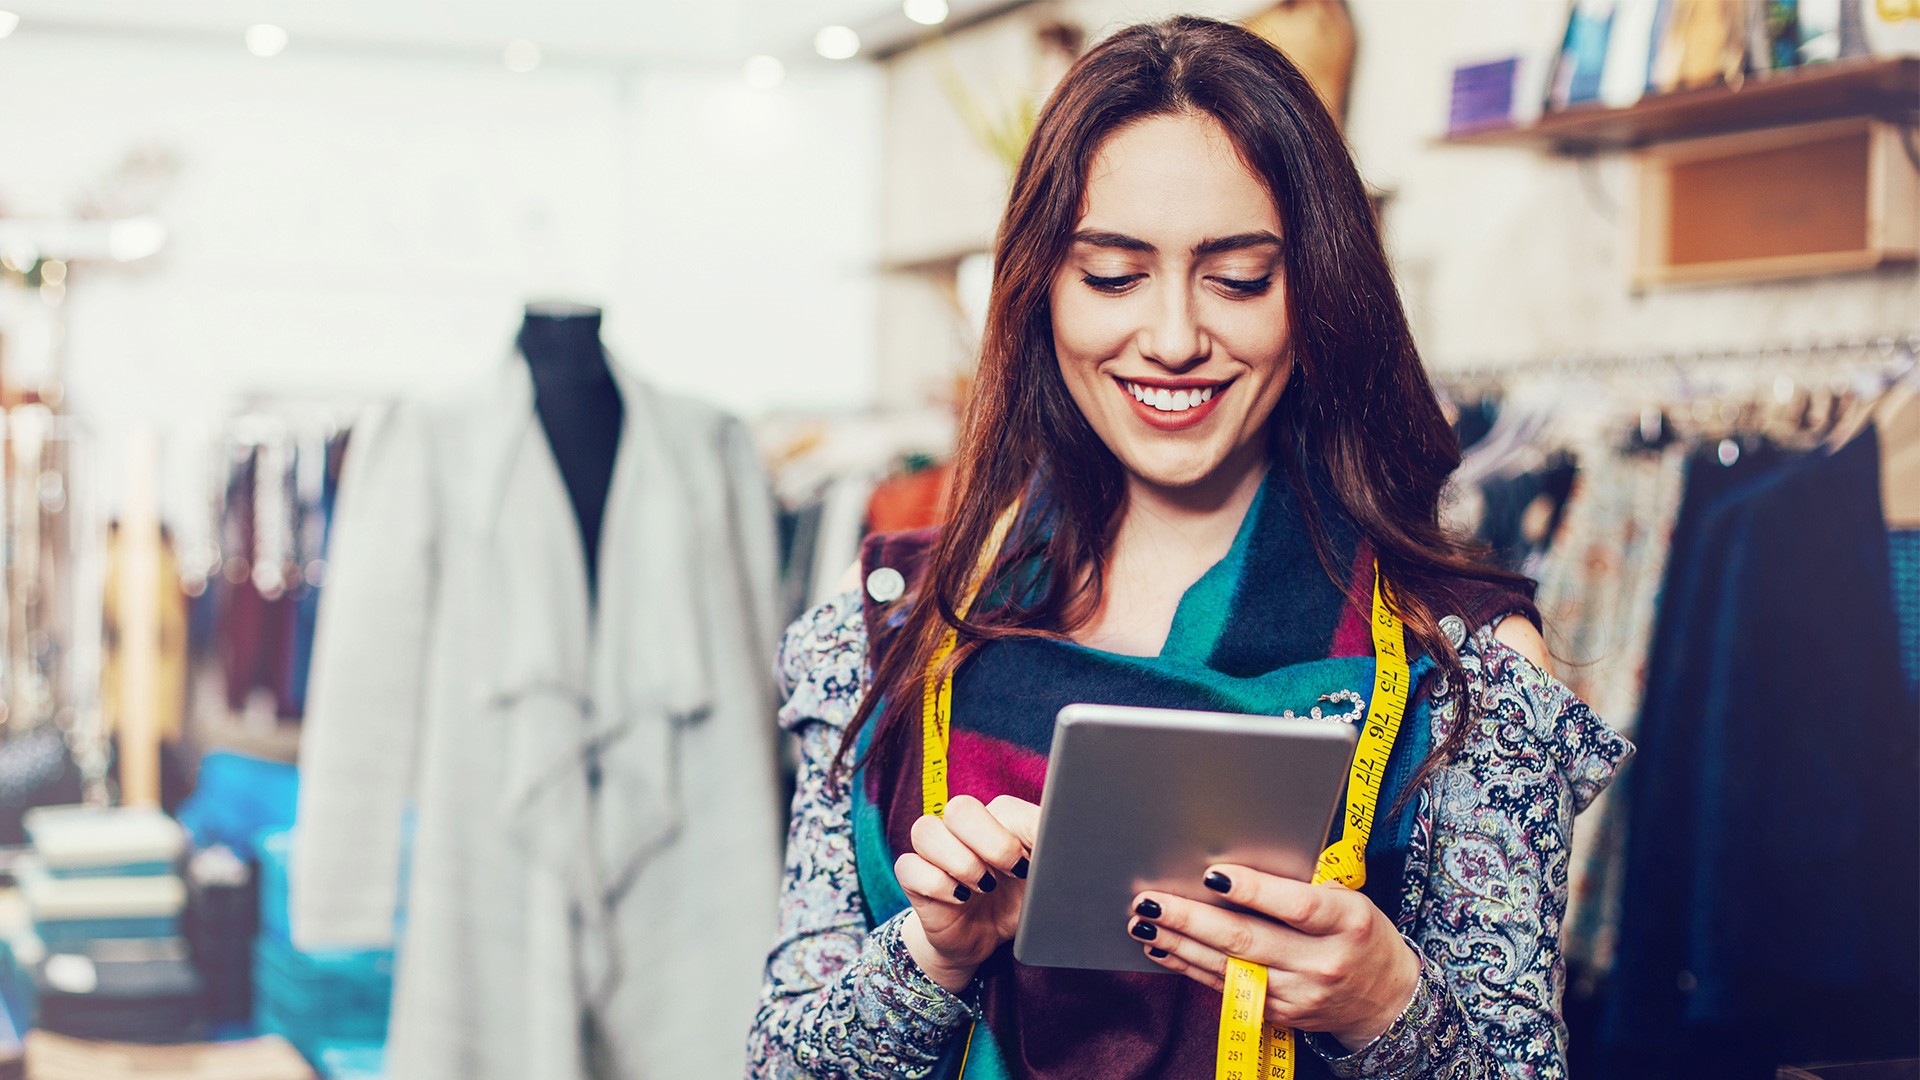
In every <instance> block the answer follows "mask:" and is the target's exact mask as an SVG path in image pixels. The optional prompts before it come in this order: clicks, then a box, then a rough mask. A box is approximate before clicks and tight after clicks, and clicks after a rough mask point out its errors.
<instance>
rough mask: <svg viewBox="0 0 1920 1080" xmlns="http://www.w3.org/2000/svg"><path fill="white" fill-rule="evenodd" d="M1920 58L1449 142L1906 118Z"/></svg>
mask: <svg viewBox="0 0 1920 1080" xmlns="http://www.w3.org/2000/svg"><path fill="white" fill-rule="evenodd" d="M1915 110H1920V58H1916V57H1890V58H1857V59H1851V60H1835V61H1830V62H1827V63H1818V64H1808V65H1807V66H1805V67H1798V68H1792V69H1789V70H1787V71H1782V72H1778V73H1774V74H1768V75H1755V76H1749V77H1748V78H1747V80H1746V82H1745V83H1743V84H1742V85H1741V86H1739V87H1738V88H1734V87H1728V86H1712V87H1702V88H1700V89H1697V90H1680V91H1676V92H1674V93H1670V94H1657V95H1651V96H1648V97H1646V98H1643V99H1641V101H1640V102H1639V103H1638V104H1636V105H1632V106H1629V107H1627V108H1624V109H1609V108H1606V107H1605V106H1601V105H1577V106H1575V107H1573V108H1571V109H1566V110H1564V111H1561V112H1555V113H1548V114H1547V115H1546V116H1544V117H1542V118H1541V119H1540V120H1539V122H1537V123H1534V124H1529V125H1527V126H1525V127H1506V126H1503V127H1489V128H1481V129H1479V130H1475V131H1465V132H1456V133H1453V134H1450V135H1448V136H1446V137H1445V138H1444V139H1442V140H1441V143H1442V144H1443V145H1447V146H1508V147H1520V148H1524V149H1531V150H1537V151H1540V152H1543V153H1548V154H1562V155H1569V156H1583V155H1588V154H1600V153H1608V152H1612V151H1619V150H1631V149H1634V148H1636V147H1641V146H1650V145H1653V144H1656V143H1664V142H1672V141H1674V140H1678V139H1690V138H1694V137H1696V136H1701V135H1719V134H1724V133H1727V132H1733V131H1749V130H1753V129H1756V128H1768V127H1778V126H1780V125H1784V124H1797V123H1802V122H1805V121H1810V120H1825V119H1831V118H1834V117H1843V116H1877V117H1881V118H1883V119H1887V120H1892V121H1896V122H1900V123H1906V124H1912V123H1913V122H1914V115H1913V114H1914V112H1915Z"/></svg>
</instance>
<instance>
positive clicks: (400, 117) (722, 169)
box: [0, 31, 879, 430]
mask: <svg viewBox="0 0 1920 1080" xmlns="http://www.w3.org/2000/svg"><path fill="white" fill-rule="evenodd" d="M0 101H5V102H7V103H8V104H7V107H6V108H5V109H4V110H0V147H4V154H0V213H6V214H9V215H14V216H31V217H42V216H61V215H64V214H66V213H68V212H70V211H71V210H72V209H73V208H74V206H75V205H76V203H77V202H78V201H79V198H80V196H81V194H82V192H83V191H85V190H87V189H88V188H90V187H93V186H95V185H96V184H97V181H98V180H100V179H101V178H102V177H104V176H105V174H106V173H107V172H108V171H109V170H110V169H111V168H112V167H113V166H114V165H115V164H116V163H117V162H118V161H120V160H121V159H122V158H123V157H124V156H125V155H126V154H127V153H128V152H130V151H131V150H133V149H136V148H140V147H152V148H156V149H159V150H162V151H165V152H167V153H171V154H173V155H175V156H177V158H178V159H179V161H180V164H181V169H180V172H179V175H178V179H177V181H176V182H175V183H174V184H173V185H172V187H171V188H170V189H168V190H167V191H166V193H165V194H164V196H163V197H162V198H161V199H160V202H159V205H158V210H159V212H160V213H161V215H162V216H163V217H164V219H165V220H166V223H167V225H168V226H169V228H170V229H171V231H172V238H171V241H170V243H169V244H168V246H167V249H166V250H165V251H164V252H163V253H162V254H161V255H159V256H157V257H155V258H154V259H152V260H150V261H149V262H147V263H142V264H136V265H133V266H129V267H124V268H118V267H99V268H93V267H76V268H75V270H74V272H73V275H72V278H71V281H70V288H69V291H68V302H67V306H66V316H67V321H68V327H69V331H68V337H67V362H68V367H69V371H70V381H69V396H70V397H69V399H70V402H71V404H72V406H73V407H74V408H75V409H76V410H77V411H78V412H80V413H81V414H82V415H83V416H85V417H87V418H88V419H89V420H90V421H92V422H93V423H94V424H95V425H96V426H99V427H103V428H106V429H109V430H110V429H113V428H116V427H119V426H122V425H125V424H130V423H145V424H161V425H164V426H178V425H179V424H181V423H182V422H185V421H189V420H195V419H201V418H210V417H217V416H219V415H221V414H223V413H224V412H225V411H226V410H227V408H228V407H229V406H230V404H231V403H232V402H233V401H234V400H235V399H237V398H238V397H240V396H242V395H245V394H248V393H252V392H266V393H276V394H289V393H291V394H305V393H316V394H347V395H384V394H390V393H418V392H430V391H432V390H435V389H437V388H441V387H445V386H448V385H450V384H453V383H456V382H458V381H460V380H463V379H465V378H467V377H469V376H472V375H474V374H475V373H478V372H480V371H482V370H483V369H485V368H487V367H489V366H490V365H494V364H497V363H501V362H503V359H504V355H505V352H506V350H507V349H509V348H510V346H511V341H512V333H513V330H514V327H515V325H516V323H517V321H518V318H519V308H520V305H521V304H522V303H523V302H524V301H525V300H527V299H529V298H534V297H540V296H549V295H559V296H566V297H572V298H579V299H585V300H589V301H592V302H598V303H601V304H604V305H605V306H606V308H607V326H606V336H607V339H608V341H609V344H610V345H611V346H612V347H613V348H614V349H615V350H616V351H617V353H618V354H619V355H620V356H621V357H622V359H623V360H625V361H626V362H628V363H631V364H632V365H634V366H636V367H638V368H639V369H641V370H643V371H645V372H647V373H649V374H651V375H653V376H655V377H656V378H657V379H658V380H659V381H660V382H662V383H665V384H669V385H672V386H675V387H678V388H683V389H686V390H690V391H693V392H695V393H698V394H701V395H703V396H706V397H708V398H710V399H713V400H716V401H719V402H721V403H722V404H725V405H727V406H730V407H732V408H734V409H736V410H740V411H743V412H747V413H754V412H759V411H762V410H765V409H767V408H770V407H776V406H786V405H793V404H808V405H811V404H819V405H841V404H845V403H848V402H850V401H851V402H855V403H858V402H861V401H864V400H866V399H867V398H869V397H870V396H871V394H872V387H873V379H874V377H873V370H874V348H875V347H874V340H873V339H874V333H875V330H874V327H875V323H876V316H875V294H876V286H875V284H874V282H873V279H872V273H871V268H872V266H873V264H874V262H875V261H876V257H877V256H876V243H877V240H876V233H877V227H878V226H877V214H876V211H875V209H874V207H875V204H876V194H877V183H878V171H879V167H878V159H877V156H876V155H877V149H876V147H877V125H878V113H877V109H878V92H877V80H876V79H875V78H874V76H873V74H872V72H870V71H868V70H865V69H863V68H860V67H854V66H846V67H835V68H830V69H829V68H825V67H811V68H806V69H801V70H795V71H793V72H791V73H790V74H789V77H788V80H787V81H786V83H784V84H783V85H782V86H781V87H779V88H778V89H776V90H773V91H749V90H747V89H746V88H745V87H744V86H743V85H741V84H740V80H739V76H738V71H737V69H735V68H733V67H732V66H730V65H729V66H728V67H727V68H726V69H725V70H722V71H717V72H716V71H709V70H704V69H695V68H683V69H667V70H655V71H647V72H626V73H623V72H620V71H617V70H614V69H611V68H605V67H571V68H569V67H566V66H561V65H549V66H547V67H544V68H542V69H541V70H539V71H536V72H534V73H532V74H530V75H520V76H516V75H512V74H509V73H508V72H506V71H505V70H504V69H503V68H501V67H500V66H499V65H497V64H494V63H481V62H479V61H473V62H468V61H464V60H458V59H444V58H436V57H433V56H430V55H422V56H418V57H409V56H406V55H382V54H369V55H352V54H343V53H326V54H319V55H313V54H308V55H300V54H298V53H297V52H295V51H289V52H288V53H286V54H284V55H282V56H280V57H277V58H274V59H273V60H268V61H263V60H257V59H255V58H253V57H251V56H249V55H247V54H245V53H244V52H242V51H241V50H239V49H238V48H237V47H234V48H214V47H212V46H209V45H202V44H195V43H186V42H168V41H161V42H153V43H142V42H137V41H127V40H116V39H101V38H84V39H83V38H72V37H60V36H57V35H53V36H48V35H41V36H34V35H29V34H27V33H26V32H24V31H23V32H22V33H21V34H19V35H16V36H15V37H14V38H12V39H9V40H6V41H0Z"/></svg>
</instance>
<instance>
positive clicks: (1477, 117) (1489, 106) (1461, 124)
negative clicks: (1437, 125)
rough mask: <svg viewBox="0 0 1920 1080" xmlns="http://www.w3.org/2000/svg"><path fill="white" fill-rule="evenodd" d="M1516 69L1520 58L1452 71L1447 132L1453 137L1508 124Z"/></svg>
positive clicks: (1493, 61) (1458, 68)
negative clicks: (1451, 96)
mask: <svg viewBox="0 0 1920 1080" xmlns="http://www.w3.org/2000/svg"><path fill="white" fill-rule="evenodd" d="M1519 70H1520V59H1519V57H1515V56H1509V57H1507V58H1506V59H1504V60H1492V61H1488V62H1487V63H1484V64H1468V65H1466V66H1465V67H1457V68H1454V69H1453V99H1452V106H1451V108H1450V109H1449V110H1448V113H1447V131H1448V132H1449V133H1454V134H1457V133H1459V132H1462V131H1475V130H1478V129H1480V128H1489V127H1504V126H1506V125H1507V124H1510V123H1512V122H1513V87H1514V78H1515V76H1516V75H1517V74H1518V73H1519Z"/></svg>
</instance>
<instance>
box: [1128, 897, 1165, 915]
mask: <svg viewBox="0 0 1920 1080" xmlns="http://www.w3.org/2000/svg"><path fill="white" fill-rule="evenodd" d="M1133 913H1134V914H1135V915H1138V916H1140V917H1141V918H1143V919H1157V918H1159V917H1160V905H1159V904H1157V903H1155V902H1154V901H1152V900H1142V901H1140V902H1139V903H1137V904H1135V905H1133Z"/></svg>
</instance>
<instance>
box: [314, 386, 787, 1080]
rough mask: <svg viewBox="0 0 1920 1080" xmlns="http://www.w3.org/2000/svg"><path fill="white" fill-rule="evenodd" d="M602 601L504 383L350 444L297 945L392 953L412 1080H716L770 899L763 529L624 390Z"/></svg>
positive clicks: (747, 462)
mask: <svg viewBox="0 0 1920 1080" xmlns="http://www.w3.org/2000/svg"><path fill="white" fill-rule="evenodd" d="M620 379H621V382H620V393H621V396H622V399H623V400H624V402H625V404H626V422H625V428H624V431H623V433H622V437H621V440H620V444H619V449H618V457H617V461H616V465H615V470H614V480H613V485H612V490H611V492H610V494H609V498H608V504H607V514H606V522H605V526H604V527H605V533H604V537H603V546H602V548H601V550H602V551H603V552H605V553H606V559H605V560H604V565H603V566H602V567H601V572H600V576H599V586H600V593H599V600H600V602H599V604H598V605H597V606H594V605H590V604H589V601H588V593H587V573H586V568H585V566H584V565H583V564H584V561H585V558H584V554H583V551H582V545H581V543H580V538H579V534H578V526H577V525H576V523H575V519H574V515H573V511H572V508H571V506H570V505H569V503H568V497H567V493H566V489H565V486H564V484H563V483H562V481H561V477H560V475H559V471H558V467H557V466H556V464H555V462H554V458H553V455H552V453H551V451H550V450H549V448H548V445H547V442H546V440H545V438H544V436H543V432H542V429H541V428H540V426H539V423H538V421H537V419H536V416H535V413H534V409H533V392H532V385H531V379H530V377H529V375H528V373H527V370H526V366H525V365H524V364H522V363H519V362H518V361H517V360H516V361H515V362H514V363H511V364H509V365H507V366H506V367H505V368H504V369H502V370H501V371H500V372H499V373H498V374H496V375H495V376H494V377H493V379H492V381H491V383H490V384H488V385H486V386H484V387H482V388H481V389H480V390H478V391H477V392H474V393H472V394H469V395H467V396H465V397H462V398H460V399H458V400H454V401H450V402H447V403H446V404H444V405H442V406H438V407H432V406H425V405H415V404H409V405H401V406H396V407H393V408H391V409H389V410H386V411H385V412H384V414H383V415H380V416H378V417H376V418H374V419H372V420H371V421H369V422H366V423H364V424H362V425H356V427H355V429H354V436H353V449H352V451H351V453H350V454H349V457H348V466H347V475H346V476H345V478H344V479H343V481H342V485H341V493H340V502H339V506H338V509H337V512H336V520H335V529H336V531H335V535H334V537H333V539H332V541H331V554H332V559H331V567H330V572H329V580H328V583H327V589H326V594H325V597H324V600H323V602H322V606H321V612H320V624H319V628H318V642H317V647H316V649H315V655H314V670H313V678H312V687H311V697H310V707H309V709H308V716H307V727H306V730H305V733H304V742H303V747H302V754H301V769H302V774H303V775H302V785H301V799H300V809H299V821H300V826H299V827H300V838H299V842H298V844H297V845H296V850H295V852H294V855H293V883H294V885H293V890H294V891H293V896H292V919H293V931H294V936H295V939H296V941H297V943H299V944H301V945H302V946H306V947H314V946H367V945H379V944H382V943H385V942H387V941H389V940H390V939H391V938H392V937H393V936H394V926H393V923H394V912H395V906H396V895H395V894H396V889H397V887H398V885H399V883H398V882H397V881H396V880H395V878H396V872H395V870H396V866H397V865H398V864H399V862H400V849H401V836H402V817H403V814H404V813H405V812H406V810H407V808H408V806H409V805H410V804H411V805H412V807H413V808H414V810H415V816H416V830H415V832H414V835H413V839H412V845H411V849H410V850H411V871H410V874H409V877H408V881H407V886H406V887H407V889H408V893H407V903H406V911H407V914H406V919H407V926H406V928H405V930H404V932H403V933H402V935H401V955H400V963H399V970H398V972H397V985H396V990H395V1003H394V1010H393V1018H392V1027H391V1030H392V1034H391V1043H390V1054H389V1058H388V1062H389V1065H388V1068H389V1072H390V1074H391V1075H393V1076H403V1077H407V1078H408V1080H440V1078H444V1080H456V1078H457V1080H492V1078H500V1080H508V1078H511V1080H525V1078H534V1077H537V1078H539V1080H579V1078H585V1077H598V1078H611V1077H620V1078H628V1077H634V1078H648V1080H651V1078H655V1077H676V1078H677V1077H720V1076H738V1075H740V1073H741V1070H742V1061H743V1057H742V1054H743V1051H742V1045H741V1043H742V1037H743V1033H744V1032H745V1031H746V1029H747V1027H748V1025H749V1023H750V1021H751V1018H752V1014H753V1008H754V996H755V990H756V988H757V986H758V974H759V967H760V963H761V961H762V959H763V953H762V949H763V947H764V944H765V940H766V934H767V932H768V931H769V930H770V929H771V928H772V922H773V904H774V897H775V891H776V888H777V882H778V874H779V859H780V853H779V838H778V827H779V820H780V819H779V808H778V806H777V805H776V798H777V791H778V788H777V784H776V779H775V756H774V746H773V728H772V726H771V725H770V724H768V722H767V718H768V717H769V716H770V715H772V708H773V696H772V686H771V681H770V680H771V671H770V670H769V664H768V662H767V659H768V657H769V656H770V655H771V654H772V646H773V642H774V640H775V636H776V634H777V627H776V626H775V625H774V613H773V604H774V598H775V556H774V546H773V522H772V508H771V502H770V500H769V497H768V491H767V487H766V483H765V480H764V477H763V475H762V473H761V471H760V467H759V464H758V461H757V460H756V458H755V455H754V451H753V448H752V446H751V443H750V442H749V439H748V437H747V433H746V431H745V429H744V428H743V427H742V426H741V425H740V424H738V423H737V422H736V421H734V420H732V419H730V418H727V417H725V416H723V415H721V414H719V413H717V412H715V411H713V410H711V409H709V408H707V407H705V406H702V405H699V404H696V403H694V402H691V401H686V400H682V399H679V398H673V397H667V396H665V395H663V394H660V393H658V392H656V391H655V390H653V389H652V388H651V387H649V386H648V385H646V384H645V383H644V382H642V381H640V380H639V379H637V378H633V377H631V376H627V375H624V374H622V375H621V377H620Z"/></svg>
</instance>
